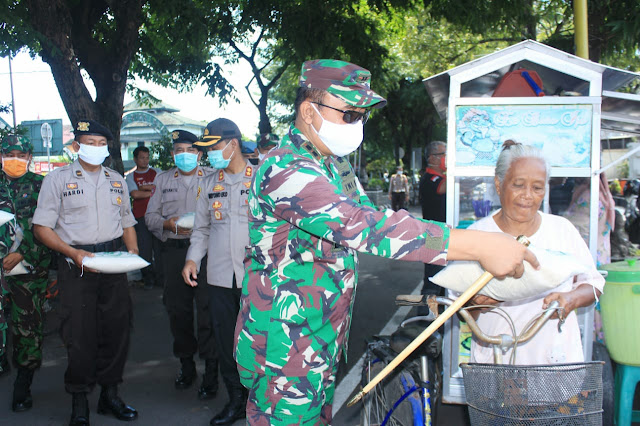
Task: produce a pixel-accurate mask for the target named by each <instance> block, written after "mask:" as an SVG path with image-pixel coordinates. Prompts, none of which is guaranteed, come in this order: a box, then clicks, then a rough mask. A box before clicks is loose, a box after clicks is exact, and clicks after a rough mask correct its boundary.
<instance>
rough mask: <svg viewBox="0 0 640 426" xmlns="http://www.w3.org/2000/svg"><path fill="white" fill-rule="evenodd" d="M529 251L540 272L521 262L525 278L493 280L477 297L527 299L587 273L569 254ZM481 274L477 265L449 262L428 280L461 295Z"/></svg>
mask: <svg viewBox="0 0 640 426" xmlns="http://www.w3.org/2000/svg"><path fill="white" fill-rule="evenodd" d="M529 250H531V251H532V252H533V254H535V256H536V258H537V259H538V261H539V262H540V270H538V271H536V270H535V269H534V268H533V267H532V266H531V265H530V264H529V263H528V262H524V274H523V275H522V277H521V278H517V279H516V278H510V277H507V278H505V279H503V280H498V279H495V278H494V279H492V280H491V281H489V283H488V284H487V285H486V286H484V288H483V289H482V290H480V292H479V294H482V295H485V296H489V297H491V298H492V299H496V300H501V301H511V300H520V299H526V298H528V297H533V296H536V295H539V294H542V293H544V292H546V291H549V290H552V289H554V288H556V287H558V286H559V285H560V284H562V283H563V282H565V281H566V280H567V279H569V278H570V277H573V276H575V275H578V274H582V273H585V272H588V271H589V266H588V265H584V264H583V263H581V262H580V261H578V260H577V259H576V258H575V257H574V256H572V255H570V254H567V253H563V252H559V251H553V250H546V249H542V248H538V247H534V246H529ZM483 272H484V270H483V269H482V267H481V266H480V263H478V262H475V261H452V262H450V263H449V264H448V265H447V266H446V267H445V268H444V269H443V270H441V271H440V272H438V273H437V274H436V275H435V276H433V277H431V281H433V282H434V283H435V284H437V285H439V286H442V287H445V288H448V289H449V290H453V291H456V292H459V293H462V292H464V291H465V290H466V289H467V288H469V287H470V286H471V285H472V284H473V283H474V282H475V280H477V279H478V278H480V275H482V273H483Z"/></svg>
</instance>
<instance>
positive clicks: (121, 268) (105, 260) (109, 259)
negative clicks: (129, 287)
mask: <svg viewBox="0 0 640 426" xmlns="http://www.w3.org/2000/svg"><path fill="white" fill-rule="evenodd" d="M94 254H95V256H93V257H89V256H85V257H84V259H82V267H85V268H91V269H94V270H96V271H98V272H102V273H103V274H121V273H124V272H131V271H137V270H138V269H142V268H146V267H147V266H149V265H150V263H149V262H147V261H146V260H144V259H143V258H141V257H140V256H138V255H137V254H131V253H128V252H126V251H111V252H103V253H94ZM67 262H73V260H72V259H70V258H67Z"/></svg>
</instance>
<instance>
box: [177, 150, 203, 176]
mask: <svg viewBox="0 0 640 426" xmlns="http://www.w3.org/2000/svg"><path fill="white" fill-rule="evenodd" d="M173 158H174V161H175V162H176V167H177V168H178V169H180V171H181V172H185V173H189V172H190V171H191V170H193V169H195V168H196V167H198V154H194V153H191V152H181V153H180V154H176V155H175V156H174V157H173Z"/></svg>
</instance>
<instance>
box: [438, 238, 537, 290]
mask: <svg viewBox="0 0 640 426" xmlns="http://www.w3.org/2000/svg"><path fill="white" fill-rule="evenodd" d="M447 258H448V260H477V261H479V262H480V264H481V265H482V267H483V268H484V269H485V270H486V271H488V272H491V273H492V274H493V275H494V276H495V277H498V278H504V277H505V276H514V277H516V278H519V277H521V276H522V274H523V272H524V264H523V262H524V261H526V262H529V263H530V264H531V266H533V267H534V268H536V269H537V268H539V266H540V265H539V263H538V259H536V257H535V255H534V254H533V253H532V252H531V251H530V250H529V249H528V248H526V247H525V246H524V245H522V244H520V243H518V242H517V241H516V240H515V238H513V237H512V236H510V235H508V234H503V233H500V232H483V231H475V230H470V229H452V230H451V234H450V240H449V253H448V255H447Z"/></svg>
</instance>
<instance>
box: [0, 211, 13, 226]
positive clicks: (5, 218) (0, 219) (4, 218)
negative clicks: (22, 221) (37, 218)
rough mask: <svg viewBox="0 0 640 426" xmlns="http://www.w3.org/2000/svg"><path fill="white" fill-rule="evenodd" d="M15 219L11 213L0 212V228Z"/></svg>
mask: <svg viewBox="0 0 640 426" xmlns="http://www.w3.org/2000/svg"><path fill="white" fill-rule="evenodd" d="M14 217H15V215H14V214H13V213H9V212H5V211H2V210H0V226H2V225H4V224H5V223H7V222H9V221H10V220H13V218H14Z"/></svg>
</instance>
